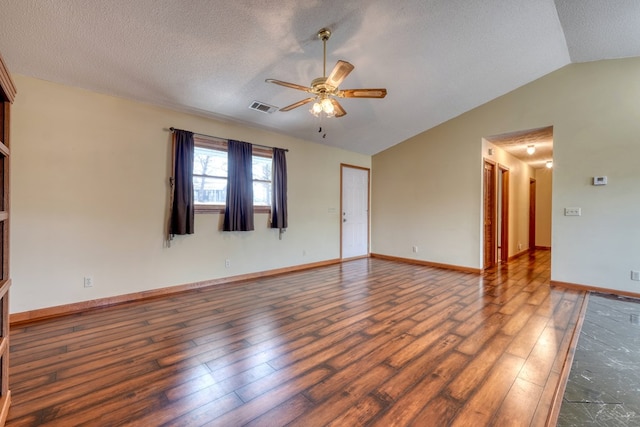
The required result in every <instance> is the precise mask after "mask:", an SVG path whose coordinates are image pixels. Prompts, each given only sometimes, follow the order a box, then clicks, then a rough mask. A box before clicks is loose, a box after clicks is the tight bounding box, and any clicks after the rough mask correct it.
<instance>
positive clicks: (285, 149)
mask: <svg viewBox="0 0 640 427" xmlns="http://www.w3.org/2000/svg"><path fill="white" fill-rule="evenodd" d="M169 130H170V131H171V132H173V131H176V130H184V129H176V128H174V127H173V126H171V127H170V128H169ZM185 132H191V131H185ZM192 133H193V134H194V135H200V136H206V137H207V138H216V139H224V140H225V141H228V140H229V138H220V137H219V136H213V135H207V134H204V133H198V132H192ZM251 145H255V146H256V147H261V148H269V149H271V150H273V149H274V148H278V147H271V146H270V145H262V144H254V143H251ZM281 150H284V151H286V152H287V153H288V152H289V149H287V148H281Z"/></svg>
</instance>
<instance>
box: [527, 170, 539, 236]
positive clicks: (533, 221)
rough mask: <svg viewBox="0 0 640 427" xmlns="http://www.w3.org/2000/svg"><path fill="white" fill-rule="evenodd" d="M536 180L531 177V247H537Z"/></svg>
mask: <svg viewBox="0 0 640 427" xmlns="http://www.w3.org/2000/svg"><path fill="white" fill-rule="evenodd" d="M536 186H537V184H536V180H535V179H533V178H529V249H533V248H535V247H536V197H537V195H536V192H537V188H536Z"/></svg>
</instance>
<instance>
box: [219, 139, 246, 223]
mask: <svg viewBox="0 0 640 427" xmlns="http://www.w3.org/2000/svg"><path fill="white" fill-rule="evenodd" d="M252 151H253V147H252V145H251V144H249V143H248V142H240V141H233V140H229V147H228V151H227V156H228V159H229V160H228V172H227V205H226V206H225V208H224V224H223V227H222V230H223V231H251V230H253V171H252V161H251V156H252Z"/></svg>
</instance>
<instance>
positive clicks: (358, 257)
mask: <svg viewBox="0 0 640 427" xmlns="http://www.w3.org/2000/svg"><path fill="white" fill-rule="evenodd" d="M370 257H371V255H370V254H367V255H362V256H354V257H351V258H340V259H341V260H342V262H346V261H354V260H356V259H363V258H370Z"/></svg>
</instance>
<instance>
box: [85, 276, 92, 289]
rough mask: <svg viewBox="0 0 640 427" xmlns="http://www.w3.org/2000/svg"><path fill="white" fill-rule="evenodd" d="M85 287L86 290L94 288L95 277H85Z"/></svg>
mask: <svg viewBox="0 0 640 427" xmlns="http://www.w3.org/2000/svg"><path fill="white" fill-rule="evenodd" d="M84 287H85V288H93V277H91V276H85V277H84Z"/></svg>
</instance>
